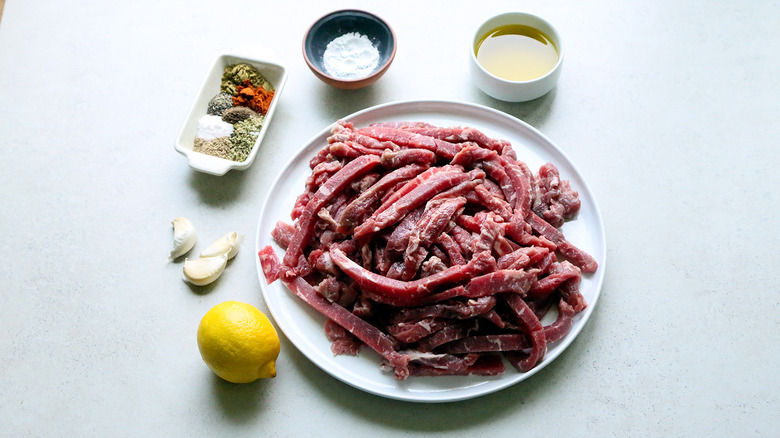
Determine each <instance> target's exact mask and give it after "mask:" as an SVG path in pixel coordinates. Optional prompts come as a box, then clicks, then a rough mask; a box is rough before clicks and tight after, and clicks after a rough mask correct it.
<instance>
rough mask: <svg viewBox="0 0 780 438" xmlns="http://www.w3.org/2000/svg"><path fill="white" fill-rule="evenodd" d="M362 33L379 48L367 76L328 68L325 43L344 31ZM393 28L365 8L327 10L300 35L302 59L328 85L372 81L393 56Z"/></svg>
mask: <svg viewBox="0 0 780 438" xmlns="http://www.w3.org/2000/svg"><path fill="white" fill-rule="evenodd" d="M353 32H355V33H358V34H360V35H365V36H366V37H367V38H368V39H369V40H370V41H371V44H372V45H373V46H374V47H375V48H376V49H377V51H378V52H379V61H378V63H377V65H376V67H375V68H374V70H373V71H372V72H371V73H370V74H368V75H367V76H363V77H359V78H355V79H344V78H340V77H336V76H334V75H332V74H330V73H329V72H328V70H327V69H326V68H325V63H324V62H323V55H324V54H325V50H326V49H327V47H328V44H329V43H330V42H331V41H333V40H334V39H336V38H338V37H340V36H342V35H345V34H348V33H353ZM395 41H396V40H395V33H394V32H393V29H392V28H391V27H390V25H388V24H387V23H386V22H385V21H384V20H382V19H381V18H379V17H377V16H376V15H374V14H371V13H369V12H366V11H361V10H357V9H345V10H340V11H335V12H331V13H329V14H327V15H325V16H323V17H321V18H320V19H318V20H317V21H315V22H314V24H312V25H311V26H310V27H309V29H308V30H307V31H306V34H305V35H304V37H303V59H304V60H305V61H306V64H307V65H308V66H309V69H310V70H311V71H312V72H313V73H314V75H315V76H317V77H318V78H319V79H320V80H322V81H323V82H325V83H326V84H328V85H331V86H333V87H336V88H340V89H344V90H354V89H358V88H363V87H366V86H368V85H371V84H373V83H374V82H376V81H377V80H379V78H381V77H382V76H383V75H384V74H385V72H387V69H389V68H390V64H392V62H393V59H394V58H395V52H396V42H395Z"/></svg>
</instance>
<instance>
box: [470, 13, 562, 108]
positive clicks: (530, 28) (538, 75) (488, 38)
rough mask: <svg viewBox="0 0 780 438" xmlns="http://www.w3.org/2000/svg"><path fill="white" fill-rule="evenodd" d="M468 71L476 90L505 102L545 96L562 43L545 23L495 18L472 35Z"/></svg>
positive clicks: (520, 16) (524, 16)
mask: <svg viewBox="0 0 780 438" xmlns="http://www.w3.org/2000/svg"><path fill="white" fill-rule="evenodd" d="M470 49H471V50H470V51H471V54H470V58H471V61H470V70H471V76H472V78H473V79H474V82H475V84H476V85H477V87H478V88H479V89H480V90H482V91H483V92H485V93H486V94H487V95H489V96H491V97H494V98H496V99H499V100H503V101H507V102H524V101H528V100H533V99H536V98H539V97H541V96H544V95H545V94H547V93H548V92H550V90H552V89H553V88H554V87H555V84H556V83H557V82H558V78H559V77H560V75H561V65H562V64H563V54H564V49H563V42H562V40H561V37H560V35H559V34H558V31H557V30H556V29H555V27H553V25H552V24H550V23H549V22H548V21H547V20H545V19H543V18H541V17H538V16H536V15H533V14H529V13H525V12H508V13H504V14H501V15H496V16H495V17H493V18H490V19H489V20H487V21H485V22H484V23H482V25H481V26H479V28H478V29H477V31H476V32H475V33H474V39H473V41H472V46H471V48H470Z"/></svg>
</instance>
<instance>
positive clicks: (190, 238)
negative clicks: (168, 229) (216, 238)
mask: <svg viewBox="0 0 780 438" xmlns="http://www.w3.org/2000/svg"><path fill="white" fill-rule="evenodd" d="M171 225H173V250H172V251H171V254H170V255H169V256H168V260H174V259H176V258H178V257H181V256H183V255H184V254H186V253H187V252H189V250H191V249H192V247H193V246H195V242H196V241H197V240H198V236H197V233H196V232H195V226H194V225H192V222H190V221H189V219H187V218H184V217H177V218H176V219H174V220H173V222H171Z"/></svg>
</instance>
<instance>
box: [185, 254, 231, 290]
mask: <svg viewBox="0 0 780 438" xmlns="http://www.w3.org/2000/svg"><path fill="white" fill-rule="evenodd" d="M227 259H228V256H227V254H222V255H219V256H216V257H201V258H197V259H193V260H190V259H186V260H184V268H183V270H182V271H183V272H184V279H185V280H187V281H189V282H190V283H192V284H194V285H195V286H205V285H207V284H211V283H213V282H214V281H216V279H217V278H219V276H220V275H222V272H224V271H225V266H226V265H227Z"/></svg>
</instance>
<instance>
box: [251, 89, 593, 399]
mask: <svg viewBox="0 0 780 438" xmlns="http://www.w3.org/2000/svg"><path fill="white" fill-rule="evenodd" d="M413 113H426V114H429V115H431V116H442V115H446V116H449V117H452V118H453V121H454V122H455V121H457V120H460V122H459V123H457V124H461V125H469V126H471V127H473V128H476V129H480V130H483V131H484V132H486V133H488V131H486V130H484V128H483V127H481V126H479V124H475V123H473V122H472V120H473V118H472V119H469V118H468V117H464V115H465V116H471V117H474V116H478V118H483V119H485V120H488V121H491V122H493V123H495V124H496V125H499V126H501V125H503V126H506V127H507V129H516V130H517V135H521V134H522V136H523V137H524V139H525V140H529V141H534V142H537V143H539V144H540V145H543V147H545V148H546V152H547V153H550V154H552V155H555V156H557V158H558V159H559V160H555V161H553V160H551V161H552V162H553V163H554V164H555V165H556V166H558V167H559V169H561V177H562V178H565V179H568V180H570V182H571V183H572V187H573V188H574V189H575V190H577V191H578V192H579V194H580V199H581V200H582V209H581V211H580V217H581V216H582V215H583V212H584V211H587V214H588V215H589V218H588V220H589V221H590V222H591V223H592V225H595V227H596V229H595V230H594V229H592V227H591V228H588V232H587V234H589V235H591V236H592V241H591V245H593V247H592V248H589V249H586V248H583V249H586V250H588V252H590V253H591V255H592V256H593V257H594V258H595V259H596V261H597V262H598V263H599V268H598V270H597V271H596V273H594V274H590V275H589V276H583V283H582V285H583V286H584V285H586V284H587V287H588V289H587V292H588V295H586V294H585V292H586V291H585V290H583V295H586V299H587V302H588V307H587V308H586V309H585V310H584V311H582V312H581V313H579V314H578V315H576V317H575V320H574V322H573V324H572V328H571V331H570V332H569V334H568V335H567V336H566V337H565V338H564V339H562V340H560V341H558V342H557V343H555V344H554V346H553V347H552V348H550V349H548V351H547V354H546V355H545V357H544V359H543V360H542V362H540V363H539V364H538V365H537V366H536V367H535V368H534V369H532V370H531V371H528V372H526V373H519V372H517V371H516V370H514V368H512V367H511V366H507V370H506V372H505V373H504V374H503V375H501V376H496V377H411V378H409V379H408V380H406V381H400V382H399V381H395V384H393V385H390V384H388V382H387V381H386V378H385V377H382V378H381V379H377V377H376V376H375V375H373V376H365V375H361V374H360V373H358V372H356V371H355V369H356V368H357V367H363V365H364V364H365V362H366V361H370V363H372V364H373V366H375V367H376V369H377V371H378V369H379V356H378V355H376V354H375V353H374V352H373V351H371V350H370V349H369V348H363V349H362V350H361V352H360V355H359V356H358V357H349V356H338V357H333V355H332V353H331V352H330V342H329V341H327V339H326V337H325V334H324V329H323V328H322V326H321V325H320V326H319V329H318V330H315V333H311V329H309V330H308V332H305V333H304V330H305V329H303V328H300V327H298V324H296V322H295V321H292V320H291V319H292V318H291V317H290V315H289V312H295V313H297V315H295V316H303V315H308V316H307V317H310V318H313V319H314V320H319V321H320V322H324V321H325V318H324V317H323V316H322V315H320V314H319V313H317V312H316V311H314V310H313V309H311V308H309V306H308V305H306V304H305V303H303V302H302V301H300V300H299V299H298V298H297V297H294V296H293V294H292V292H290V291H289V290H288V289H287V288H286V287H284V286H283V285H281V282H280V281H277V282H275V283H273V284H271V285H268V284H266V280H265V276H264V274H263V270H262V266H261V264H260V260H259V257H257V251H259V250H260V249H262V248H263V247H265V246H266V245H269V244H270V245H272V246H273V247H274V248H275V249H276V250H277V255H280V256H283V252H282V251H281V250H280V248H279V247H278V245H276V244H275V243H274V242H273V240H272V239H271V237H270V228H272V227H273V224H275V223H276V220H278V219H285V220H287V221H288V222H290V219H289V210H287V211H277V212H276V213H275V214H271V213H269V211H270V209H271V206H272V204H273V202H274V201H275V200H277V199H276V197H282V196H287V197H292V198H293V200H294V198H295V197H296V196H297V195H298V194H300V193H301V191H302V190H303V185H302V183H301V185H299V187H295V191H294V193H287V192H285V193H281V192H278V190H279V186H280V184H281V183H282V182H283V181H284V179H285V177H286V176H287V174H289V173H290V172H291V171H292V170H291V169H293V168H294V166H295V165H296V163H297V165H298V166H301V165H302V163H301V162H300V161H301V160H303V162H305V163H306V169H308V161H309V159H310V158H311V155H308V153H310V152H308V153H307V151H308V150H309V149H313V150H314V151H316V150H319V148H320V147H321V146H322V145H324V139H325V138H327V136H328V135H329V133H330V129H331V127H332V124H331V125H328V126H327V127H326V128H324V129H322V130H321V131H320V132H318V133H317V134H316V135H315V136H313V137H312V138H311V139H310V140H309V141H308V142H307V143H306V144H305V145H304V146H303V147H301V148H300V149H299V150H298V152H297V153H296V154H295V155H293V156H292V157H291V158H290V160H289V161H288V162H287V164H286V165H285V166H284V167H283V168H282V170H281V171H280V172H279V173H278V175H277V176H276V178H275V179H274V182H273V183H272V185H271V187H270V189H269V191H268V196H266V198H265V199H264V201H263V204H262V207H261V210H260V215H259V219H258V224H257V237H256V248H255V250H256V252H255V264H256V270H257V275H258V280H259V282H260V288H261V291H262V295H263V298H264V300H265V303H266V306H267V307H268V310H269V311H270V313H271V316H272V317H273V319H274V322H275V323H276V324H277V326H278V327H279V328H280V329H281V331H282V332H283V333H284V335H285V336H286V337H287V338H288V339H289V340H290V341H291V342H292V344H293V345H294V346H295V347H296V348H297V349H298V350H299V351H300V352H301V353H302V354H303V355H304V356H306V357H307V358H308V359H309V360H311V361H312V362H313V363H314V364H315V365H317V366H318V367H319V368H320V369H322V370H323V371H325V372H326V373H328V374H330V375H331V376H333V377H335V378H337V379H338V380H341V381H342V382H344V383H346V384H348V385H350V386H353V387H355V388H357V389H360V390H363V391H365V392H368V393H371V394H375V395H378V396H382V397H386V398H390V399H395V400H402V401H410V402H421V403H439V402H453V401H460V400H466V399H471V398H474V397H478V396H482V395H487V394H490V393H493V392H496V391H499V390H501V389H504V388H507V387H509V386H512V385H514V384H516V383H519V382H521V381H524V380H526V379H528V378H530V377H531V376H533V375H534V374H536V373H537V372H539V371H540V370H542V369H543V368H544V367H545V366H547V365H548V364H550V363H551V362H552V361H553V360H555V359H556V358H557V357H558V356H559V355H560V354H561V353H563V351H564V350H566V348H567V347H568V346H569V345H571V343H572V342H573V341H574V339H576V337H577V336H578V335H579V333H580V332H581V331H582V329H583V328H584V326H585V324H586V322H587V321H588V319H589V318H590V315H591V314H592V313H593V310H594V309H595V307H596V304H597V302H598V298H599V296H600V293H601V288H602V285H603V282H604V272H605V270H606V248H607V246H606V234H605V230H604V224H603V219H602V216H601V211H600V209H599V207H598V203H597V202H596V199H595V197H594V196H593V193H592V192H591V190H590V188H589V186H588V184H587V182H586V181H585V179H584V178H583V177H582V175H581V174H580V172H579V170H578V169H577V168H576V166H575V165H574V163H573V162H572V161H571V160H569V158H568V157H567V156H566V154H565V153H564V152H563V151H562V150H561V149H560V148H559V147H558V146H556V145H555V144H554V143H553V142H552V141H551V140H550V139H548V138H547V137H546V136H545V135H544V134H542V133H541V132H539V131H538V130H536V129H535V128H533V127H532V126H530V125H529V124H527V123H526V122H524V121H522V120H520V119H518V118H516V117H514V116H512V115H509V114H506V113H504V112H501V111H499V110H496V109H493V108H489V107H486V106H483V105H479V104H474V103H468V102H460V101H449V100H408V101H395V102H388V103H384V104H380V105H376V106H372V107H369V108H366V109H363V110H360V111H357V112H355V113H353V114H351V115H349V116H346V117H344V118H342V119H340V120H344V121H349V122H353V123H355V125H356V126H363V125H365V124H368V123H372V122H376V121H388V120H398V121H400V120H411V119H409V118H408V117H405V116H406V115H407V114H413ZM423 121H430V119H429V120H423ZM499 137H501V136H499ZM506 137H507V136H504V138H506ZM508 137H510V141H512V139H511V137H512V136H508ZM512 144H513V147H515V150H516V151H517V147H516V144H515V141H512ZM518 158H519V159H520V160H524V157H523V155H522V154H521V153H520V151H518ZM524 161H525V160H524ZM529 165H530V164H529ZM563 167H565V169H566V172H565V173H564V169H563ZM531 168H532V170H534V167H533V166H531ZM580 217H578V218H577V219H576V220H575V221H571V222H567V224H570V223H572V222H574V223H576V222H577V221H579V220H580ZM264 218H266V221H264ZM269 221H270V223H269ZM564 227H566V225H564ZM564 233H565V231H564ZM567 238H569V235H567ZM572 243H574V244H575V245H578V242H577V241H576V240H572ZM578 246H579V245H578ZM293 303H295V304H293ZM298 321H301V320H298ZM301 322H304V321H301ZM309 335H313V336H314V337H312V336H309ZM357 361H360V362H357ZM364 371H365V370H364ZM379 373H380V374H382V373H381V372H379ZM382 375H383V376H385V375H384V374H382ZM390 378H392V377H390ZM420 382H435V383H434V384H433V385H432V387H429V386H428V385H427V384H425V385H419V383H420ZM438 382H444V383H443V384H442V385H438ZM459 382H461V383H459ZM418 386H419V387H418Z"/></svg>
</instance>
